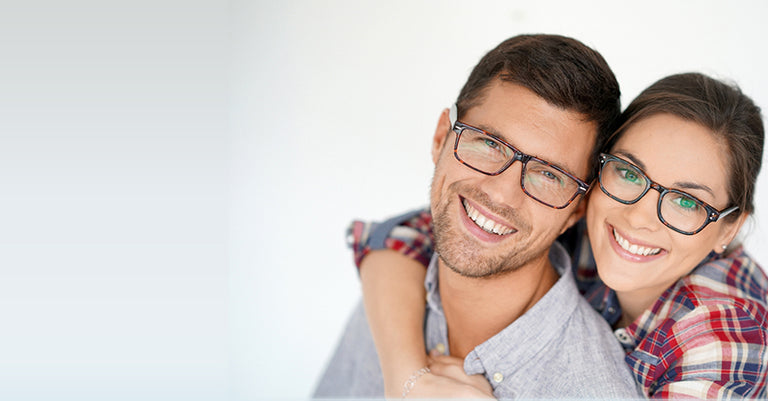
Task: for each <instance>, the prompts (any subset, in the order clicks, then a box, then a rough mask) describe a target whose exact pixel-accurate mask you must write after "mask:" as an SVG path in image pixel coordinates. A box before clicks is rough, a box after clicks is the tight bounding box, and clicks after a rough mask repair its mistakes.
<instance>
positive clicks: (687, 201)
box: [675, 196, 699, 210]
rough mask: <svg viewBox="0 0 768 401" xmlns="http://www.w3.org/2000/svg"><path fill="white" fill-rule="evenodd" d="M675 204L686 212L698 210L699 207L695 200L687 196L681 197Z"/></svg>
mask: <svg viewBox="0 0 768 401" xmlns="http://www.w3.org/2000/svg"><path fill="white" fill-rule="evenodd" d="M675 203H676V204H677V205H678V206H680V207H681V208H683V209H685V210H696V209H697V208H698V207H699V205H698V203H696V201H695V200H693V199H691V198H687V197H685V196H680V197H678V198H677V199H675Z"/></svg>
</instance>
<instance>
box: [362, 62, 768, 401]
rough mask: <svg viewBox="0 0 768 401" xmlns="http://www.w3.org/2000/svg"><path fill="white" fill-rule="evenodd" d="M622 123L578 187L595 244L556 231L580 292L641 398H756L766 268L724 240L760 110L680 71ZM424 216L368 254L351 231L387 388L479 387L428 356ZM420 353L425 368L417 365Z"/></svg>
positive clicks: (445, 359)
mask: <svg viewBox="0 0 768 401" xmlns="http://www.w3.org/2000/svg"><path fill="white" fill-rule="evenodd" d="M620 122H621V125H620V127H619V129H618V130H617V131H616V134H614V136H613V138H612V139H611V140H610V141H609V143H608V144H607V146H606V149H608V152H606V153H603V154H601V156H600V174H599V182H596V183H594V184H593V185H592V190H591V192H590V195H589V199H588V206H587V214H586V219H585V220H586V227H587V231H588V237H589V243H591V250H592V253H590V247H589V246H586V244H587V243H588V242H587V241H580V238H579V237H580V236H581V232H583V231H584V228H583V224H580V225H577V227H576V228H575V230H571V232H570V238H565V242H567V243H569V244H570V245H571V246H572V249H571V251H572V254H573V255H575V260H576V261H577V263H576V264H575V268H576V270H577V271H576V277H577V280H578V285H579V288H580V290H581V291H582V293H583V294H584V296H585V297H587V299H588V300H589V301H590V303H591V304H592V305H593V307H595V309H597V310H598V312H600V313H601V314H602V315H603V316H604V317H605V318H606V320H607V321H608V323H609V324H611V325H612V326H613V328H614V329H615V333H616V336H617V338H618V339H619V341H620V342H621V343H622V345H623V346H624V348H625V350H626V351H627V356H626V358H625V361H626V362H627V364H628V365H629V367H630V369H631V370H632V372H633V373H634V376H635V379H636V381H637V383H638V386H639V387H640V388H641V389H642V390H643V392H644V393H645V394H646V395H647V396H649V397H652V398H671V397H694V398H730V397H734V396H735V397H750V398H759V397H765V396H766V369H768V347H766V345H767V344H768V338H767V337H768V332H767V329H766V327H767V324H766V310H767V309H766V294H767V289H768V279H767V278H766V276H765V274H764V273H763V272H762V270H761V269H760V267H759V266H757V264H756V263H755V262H754V261H753V260H752V259H751V258H750V257H749V256H748V255H747V254H746V253H745V252H744V250H743V249H742V248H741V247H740V246H736V245H733V246H730V247H729V244H731V242H732V240H733V239H734V238H735V236H736V234H737V233H738V231H739V229H740V228H741V226H742V225H743V223H744V221H745V220H746V218H747V217H748V216H749V215H750V214H751V213H752V212H753V210H754V205H753V195H754V186H755V182H756V179H757V174H758V172H759V170H760V164H761V160H762V149H763V142H764V132H763V125H762V120H761V117H760V110H759V108H758V107H757V106H755V105H754V103H753V102H752V101H751V100H750V99H749V98H748V97H746V96H745V95H743V94H742V93H741V92H740V91H739V90H738V88H735V87H731V86H728V85H726V84H724V83H722V82H719V81H717V80H714V79H712V78H709V77H706V76H704V75H701V74H694V73H690V74H679V75H673V76H670V77H667V78H664V79H661V80H660V81H658V82H656V83H654V84H653V85H651V86H650V87H649V88H648V89H646V90H645V91H643V92H642V93H641V94H640V95H639V96H638V97H637V98H636V99H635V100H634V101H633V102H632V104H630V105H629V107H627V109H626V110H625V111H624V113H623V114H622V117H621V121H620ZM596 187H599V189H598V188H596ZM430 219H431V217H430V216H429V215H428V214H425V213H423V214H420V215H417V216H416V217H414V218H412V219H410V220H409V221H407V222H406V223H405V224H403V227H401V228H400V229H399V230H397V232H398V234H397V236H398V237H402V236H403V234H402V233H403V232H404V230H411V231H409V234H408V235H405V237H407V238H410V240H408V241H405V242H403V241H400V240H399V239H398V238H392V239H391V240H390V241H387V242H386V243H387V244H388V246H390V247H391V248H393V249H398V250H399V251H400V253H403V254H406V255H408V257H404V256H402V255H401V254H400V253H397V252H394V251H374V252H371V253H370V254H369V255H368V256H365V255H366V253H367V249H366V248H365V247H364V246H359V244H360V243H361V242H362V243H364V242H365V238H362V237H363V233H365V232H366V231H367V230H361V229H360V228H361V224H362V223H356V224H357V226H356V228H357V229H355V230H353V234H354V235H355V243H356V244H358V246H357V247H356V258H357V260H358V261H360V260H362V262H360V267H361V271H360V272H361V280H362V281H363V292H364V296H365V302H366V310H367V312H368V315H369V316H368V317H369V321H370V326H371V329H372V331H373V334H374V338H375V339H376V341H377V343H376V345H377V349H378V352H379V355H380V360H381V364H382V368H383V372H384V375H385V385H386V387H387V393H388V395H389V396H393V395H396V394H398V395H399V394H400V393H399V392H400V391H402V388H403V383H405V386H406V387H408V391H406V392H405V393H403V394H406V393H408V394H407V395H408V396H409V397H414V398H420V397H421V398H430V397H441V396H444V395H446V394H452V391H453V390H455V391H456V392H457V393H458V392H460V391H461V394H463V395H479V394H482V393H472V392H471V391H470V392H465V391H466V390H467V388H466V385H467V384H468V385H472V386H474V387H476V388H479V389H480V390H482V391H483V392H484V393H486V394H490V391H489V390H490V387H488V385H487V382H486V381H485V378H483V377H468V376H466V375H465V374H464V372H463V369H461V366H462V361H461V360H460V359H458V358H453V357H449V356H445V355H440V354H442V353H443V352H444V350H430V355H431V357H430V358H429V359H428V358H427V356H426V352H425V350H424V346H423V343H424V341H423V338H422V332H421V330H420V328H421V325H422V319H423V315H422V314H421V313H422V312H423V299H424V298H423V293H424V288H423V284H422V283H423V278H424V269H423V268H422V269H419V268H416V267H414V266H413V265H415V264H418V265H423V264H425V261H428V260H429V259H430V257H431V252H432V251H431V241H430V235H431V233H430V232H429V222H430ZM414 235H415V236H414ZM400 239H402V238H400ZM574 244H575V245H574ZM364 256H365V258H364V259H363V257H364ZM417 261H418V262H417ZM595 265H596V268H595ZM595 273H597V274H595ZM426 365H429V366H430V367H431V372H430V373H425V372H426V371H425V370H420V368H421V367H423V366H426ZM414 371H417V372H419V374H416V375H411V374H412V372H414ZM441 376H444V377H449V378H452V379H455V380H456V381H455V382H452V381H446V380H444V377H441ZM452 383H456V384H457V385H456V386H454V387H451V386H452ZM458 383H463V386H462V385H458Z"/></svg>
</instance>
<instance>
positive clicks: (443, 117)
mask: <svg viewBox="0 0 768 401" xmlns="http://www.w3.org/2000/svg"><path fill="white" fill-rule="evenodd" d="M449 114H450V110H449V109H444V110H443V112H442V113H440V118H439V119H438V120H437V127H436V128H435V136H434V137H432V162H434V163H435V165H437V161H438V160H439V159H440V152H442V150H443V147H444V146H445V142H446V140H447V138H448V133H449V132H450V131H451V128H453V127H451V118H450V116H449Z"/></svg>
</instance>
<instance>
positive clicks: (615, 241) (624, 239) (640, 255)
mask: <svg viewBox="0 0 768 401" xmlns="http://www.w3.org/2000/svg"><path fill="white" fill-rule="evenodd" d="M606 230H607V232H608V238H609V242H610V244H611V248H613V250H614V251H615V252H616V253H617V254H618V255H619V256H621V257H622V258H623V259H626V260H629V261H632V262H640V263H644V262H651V261H653V260H656V259H658V258H660V257H662V256H664V255H666V254H667V251H666V250H665V249H664V248H660V247H655V246H653V245H651V244H648V243H644V242H642V241H639V240H636V239H632V238H631V237H629V236H628V235H626V234H624V233H622V232H621V231H620V230H617V229H616V227H614V226H612V225H610V224H606Z"/></svg>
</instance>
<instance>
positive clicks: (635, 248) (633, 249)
mask: <svg viewBox="0 0 768 401" xmlns="http://www.w3.org/2000/svg"><path fill="white" fill-rule="evenodd" d="M613 238H615V239H616V242H617V243H618V244H619V245H620V246H621V247H622V248H623V249H624V250H626V251H627V252H629V253H632V254H635V255H641V256H648V255H656V254H658V253H659V252H661V248H648V247H644V246H640V245H637V244H630V243H629V241H628V240H627V239H626V238H624V237H622V236H621V235H619V233H618V232H616V230H615V229H614V230H613Z"/></svg>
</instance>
